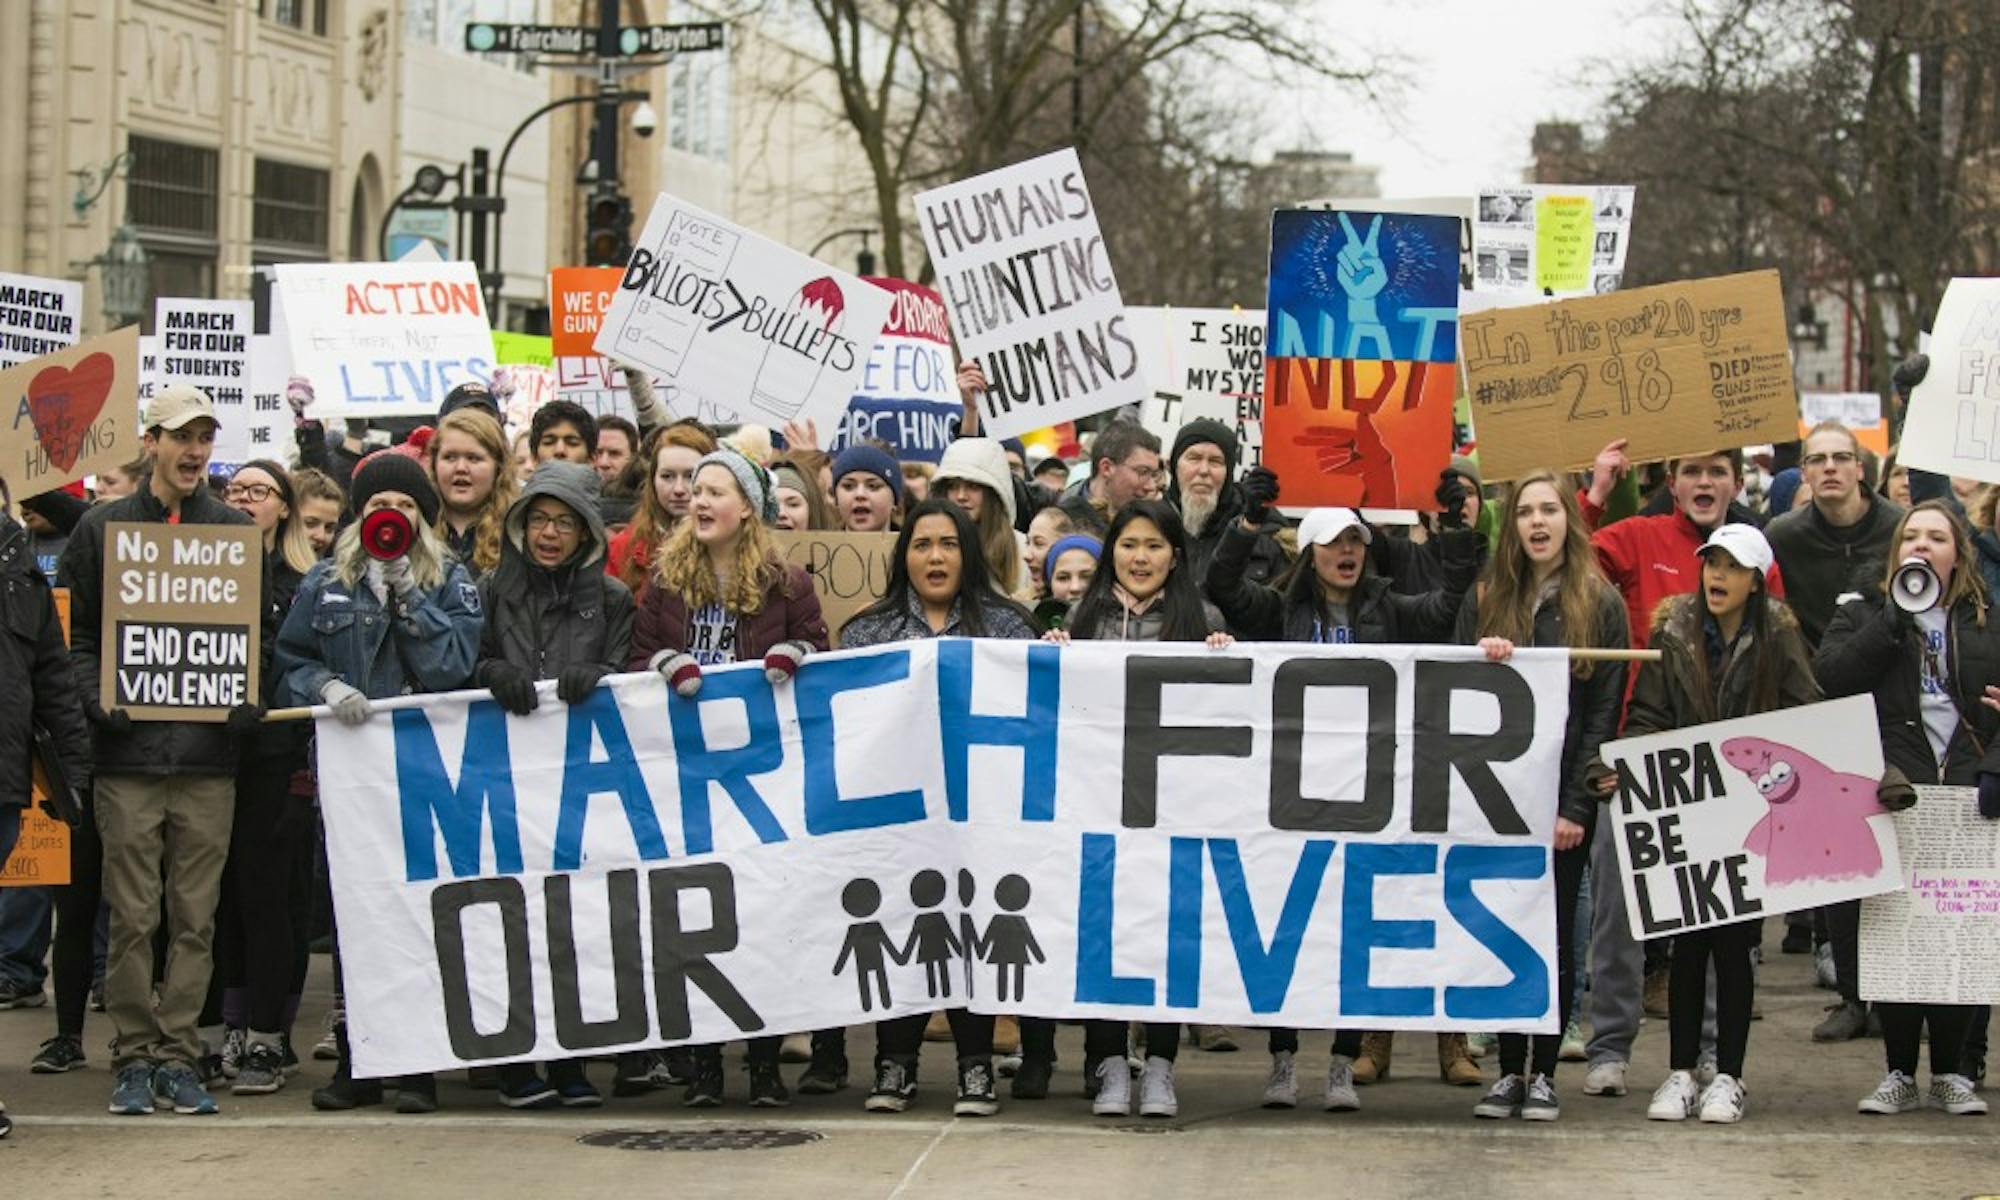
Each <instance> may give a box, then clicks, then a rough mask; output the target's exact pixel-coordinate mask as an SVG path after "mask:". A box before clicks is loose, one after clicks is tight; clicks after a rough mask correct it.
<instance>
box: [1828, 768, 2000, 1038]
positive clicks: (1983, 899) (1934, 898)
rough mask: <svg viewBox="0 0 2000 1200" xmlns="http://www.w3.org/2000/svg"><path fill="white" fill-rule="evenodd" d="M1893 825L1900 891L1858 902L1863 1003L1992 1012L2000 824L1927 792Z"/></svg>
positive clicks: (1999, 967) (1999, 917)
mask: <svg viewBox="0 0 2000 1200" xmlns="http://www.w3.org/2000/svg"><path fill="white" fill-rule="evenodd" d="M1895 822H1896V837H1897V840H1898V842H1899V844H1900V845H1901V847H1902V858H1903V870H1904V872H1905V873H1906V874H1905V877H1904V878H1903V879H1902V880H1901V881H1900V882H1902V883H1903V884H1904V887H1903V889H1902V890H1901V891H1895V892H1889V893H1886V894H1884V895H1880V896H1870V897H1869V898H1868V899H1866V900H1863V901H1862V902H1861V998H1862V999H1863V1000H1887V1001H1893V1002H1896V1003H1899V1004H2000V822H1996V821H1988V820H1985V819H1983V818H1982V817H1980V815H1979V793H1978V790H1977V789H1975V788H1969V787H1926V786H1920V787H1918V788H1917V804H1916V807H1914V808H1910V809H1906V810H1904V811H1903V812H1899V813H1897V814H1896V817H1895Z"/></svg>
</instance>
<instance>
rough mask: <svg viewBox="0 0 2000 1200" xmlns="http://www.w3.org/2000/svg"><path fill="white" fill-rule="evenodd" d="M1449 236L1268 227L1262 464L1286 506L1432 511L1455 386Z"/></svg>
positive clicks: (1351, 218) (1453, 224)
mask: <svg viewBox="0 0 2000 1200" xmlns="http://www.w3.org/2000/svg"><path fill="white" fill-rule="evenodd" d="M1458 232H1459V230H1458V222H1457V221H1456V220H1455V219H1453V218H1451V217H1443V216H1428V215H1412V214H1406V213H1379V212H1356V211H1351V210H1345V209H1343V210H1336V211H1331V212H1329V211H1325V210H1320V209H1287V210H1281V211H1279V212H1276V213H1273V214H1272V217H1271V282H1270V303H1269V306H1268V309H1267V320H1268V326H1267V329H1266V333H1265V340H1264V347H1265V359H1264V442H1263V455H1262V457H1263V463H1264V465H1265V466H1267V467H1270V468H1271V469H1272V470H1274V471H1276V472H1278V474H1279V475H1280V476H1282V477H1283V478H1284V481H1285V502H1286V503H1287V504H1303V505H1308V506H1313V507H1317V506H1321V505H1346V506H1350V507H1368V508H1403V509H1423V510H1430V511H1435V510H1436V509H1437V499H1436V496H1435V493H1436V491H1437V478H1438V472H1440V471H1442V470H1444V468H1445V466H1446V465H1447V464H1448V463H1449V462H1450V461H1451V450H1452V438H1451V427H1452V403H1453V395H1454V393H1455V392H1456V390H1457V381H1458V364H1457V359H1458V326H1457V318H1458V267H1457V263H1458Z"/></svg>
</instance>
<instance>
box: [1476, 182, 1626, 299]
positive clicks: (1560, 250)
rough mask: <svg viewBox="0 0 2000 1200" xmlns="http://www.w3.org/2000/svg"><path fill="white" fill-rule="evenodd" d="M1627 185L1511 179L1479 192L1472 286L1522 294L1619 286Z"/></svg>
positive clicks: (1557, 293)
mask: <svg viewBox="0 0 2000 1200" xmlns="http://www.w3.org/2000/svg"><path fill="white" fill-rule="evenodd" d="M1633 197H1634V189H1633V188H1631V187H1630V186H1616V187H1608V186H1602V185H1573V184H1510V185H1508V186H1506V187H1498V188H1488V189H1486V190H1484V191H1482V192H1480V193H1479V212H1478V216H1477V218H1476V220H1475V221H1474V222H1473V233H1472V237H1473V251H1472V253H1473V260H1474V267H1473V285H1472V286H1473V288H1474V289H1475V290H1477V291H1482V292H1513V293H1518V294H1520V295H1522V296H1557V297H1562V296H1589V295H1601V294H1603V293H1605V292H1615V291H1617V290H1618V285H1619V282H1620V281H1621V280H1622V279H1623V277H1624V273H1625V252H1626V250H1627V248H1628V247H1629V245H1630V242H1631V239H1632V201H1633Z"/></svg>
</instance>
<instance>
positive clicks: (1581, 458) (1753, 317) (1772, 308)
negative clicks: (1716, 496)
mask: <svg viewBox="0 0 2000 1200" xmlns="http://www.w3.org/2000/svg"><path fill="white" fill-rule="evenodd" d="M1459 332H1460V336H1461V337H1463V338H1464V341H1465V354H1464V362H1465V371H1466V390H1467V392H1468V393H1469V394H1470V396H1471V397H1472V425H1473V431H1474V433H1476V434H1477V435H1478V438H1479V470H1480V475H1481V477H1482V478H1484V479H1485V480H1486V481H1487V482H1489V483H1490V482H1493V481H1494V480H1500V479H1515V478H1518V477H1520V476H1522V475H1525V474H1527V473H1528V472H1529V471H1532V470H1535V469H1537V468H1539V467H1550V468H1553V469H1555V470H1559V471H1561V470H1570V469H1574V468H1579V467H1584V466H1587V465H1589V463H1590V462H1591V460H1593V459H1595V458H1596V457H1597V452H1598V451H1599V450H1602V449H1603V448H1604V444H1605V443H1606V442H1609V441H1611V440H1612V439H1613V438H1621V437H1622V438H1626V439H1628V442H1629V444H1628V445H1627V447H1626V453H1627V454H1628V455H1630V456H1631V458H1632V460H1633V461H1634V462H1648V461H1652V460H1655V459H1664V458H1673V457H1675V456H1677V455H1682V454H1708V453H1712V452H1714V451H1717V450H1728V449H1732V448H1734V447H1737V446H1753V445H1758V444H1760V443H1771V442H1783V441H1789V440H1791V439H1792V438H1793V437H1795V436H1796V431H1797V428H1798V419H1799V404H1798V397H1797V395H1796V394H1795V393H1794V392H1793V390H1792V356H1791V344H1790V341H1789V340H1788V334H1787V330H1786V328H1785V298H1784V293H1783V292H1782V291H1781V290H1780V288H1779V286H1778V273H1777V272H1776V271H1751V272H1747V273H1745V274H1742V275H1724V276H1721V277H1719V278H1716V279H1700V280H1692V281H1689V282H1686V283H1669V284H1662V285H1661V286H1659V287H1649V288H1639V289H1637V290H1636V291H1629V292H1616V293H1613V294H1611V295H1608V296H1588V297H1583V298H1579V299H1574V300H1555V301H1550V302H1548V303H1545V304H1530V305H1526V306H1524V307H1520V308H1503V309H1490V310H1487V311H1485V312H1482V313H1480V314H1478V315H1477V316H1471V315H1468V316H1467V317H1466V318H1465V319H1464V321H1463V322H1461V325H1460V330H1459Z"/></svg>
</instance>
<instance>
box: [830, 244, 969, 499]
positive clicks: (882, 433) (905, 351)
mask: <svg viewBox="0 0 2000 1200" xmlns="http://www.w3.org/2000/svg"><path fill="white" fill-rule="evenodd" d="M868 282H870V283H872V284H874V285H875V286H877V287H879V288H882V289H883V290H884V291H887V292H888V293H889V294H890V295H891V296H894V297H895V304H894V305H893V306H892V307H891V308H890V309H889V323H888V324H887V325H884V326H883V327H882V336H881V337H879V338H877V339H876V340H875V348H874V349H873V350H871V351H869V353H868V367H867V369H866V370H864V371H862V373H861V386H860V387H859V388H857V389H855V392H854V399H853V400H851V401H849V402H848V405H847V412H846V413H845V414H844V415H842V417H841V418H840V426H839V428H837V429H835V430H834V433H833V437H832V439H831V440H830V442H829V449H831V450H832V451H833V452H834V453H836V454H838V453H839V452H840V451H842V450H844V449H846V448H847V447H848V446H850V445H852V444H854V443H855V442H881V443H883V444H885V445H887V446H888V447H889V448H890V452H891V453H893V454H894V455H895V456H896V458H897V459H898V460H899V461H902V462H931V463H934V462H936V461H938V459H940V458H943V457H944V448H945V447H946V446H949V445H950V444H951V442H952V439H953V438H954V437H955V436H957V432H958V422H959V419H960V417H961V416H962V415H963V412H964V406H963V405H962V404H961V403H960V401H959V398H958V381H957V378H956V373H955V371H954V369H953V367H952V365H951V319H950V317H949V316H948V315H947V314H946V313H945V308H944V300H943V299H942V298H940V297H939V296H938V294H937V293H936V292H934V291H932V290H930V289H929V288H927V287H920V286H918V285H917V284H914V283H909V282H907V281H905V280H901V279H876V278H870V279H869V280H868Z"/></svg>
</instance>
